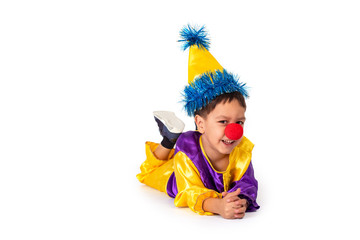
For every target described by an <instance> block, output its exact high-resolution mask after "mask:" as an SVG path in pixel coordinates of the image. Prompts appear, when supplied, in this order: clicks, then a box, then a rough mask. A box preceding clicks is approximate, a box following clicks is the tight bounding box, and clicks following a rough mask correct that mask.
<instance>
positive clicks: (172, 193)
mask: <svg viewBox="0 0 360 240" xmlns="http://www.w3.org/2000/svg"><path fill="white" fill-rule="evenodd" d="M166 192H167V194H168V195H169V197H172V198H175V197H176V194H177V193H178V189H177V186H176V178H175V173H174V172H173V173H172V174H171V176H170V178H169V180H168V182H167V185H166Z"/></svg>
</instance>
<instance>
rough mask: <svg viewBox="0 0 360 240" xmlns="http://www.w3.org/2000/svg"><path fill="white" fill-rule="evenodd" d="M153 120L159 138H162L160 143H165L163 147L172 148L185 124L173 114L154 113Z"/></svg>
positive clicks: (164, 112)
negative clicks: (157, 129) (157, 127)
mask: <svg viewBox="0 0 360 240" xmlns="http://www.w3.org/2000/svg"><path fill="white" fill-rule="evenodd" d="M154 118H155V121H156V122H157V124H158V126H159V131H160V134H161V136H162V137H164V140H163V142H162V143H164V142H167V143H165V145H166V146H164V147H166V148H172V147H173V146H174V145H175V143H176V140H177V139H178V137H179V136H180V134H181V133H182V131H183V130H184V128H185V124H184V123H183V122H182V121H181V120H180V119H179V118H178V117H176V116H175V114H174V113H173V112H166V111H155V112H154ZM167 140H168V141H167ZM162 145H163V144H162ZM171 145H172V146H171Z"/></svg>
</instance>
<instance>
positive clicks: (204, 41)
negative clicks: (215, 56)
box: [179, 25, 210, 51]
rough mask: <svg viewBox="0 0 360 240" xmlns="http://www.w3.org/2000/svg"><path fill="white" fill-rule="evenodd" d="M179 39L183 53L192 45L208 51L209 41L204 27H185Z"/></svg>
mask: <svg viewBox="0 0 360 240" xmlns="http://www.w3.org/2000/svg"><path fill="white" fill-rule="evenodd" d="M180 37H181V39H180V40H179V42H183V46H182V48H183V50H184V51H185V50H186V49H187V48H189V47H190V46H192V45H197V46H198V47H199V48H205V49H207V50H209V47H210V39H209V38H208V37H207V32H206V30H205V26H202V27H200V28H198V27H192V26H190V25H187V26H185V27H183V29H181V31H180Z"/></svg>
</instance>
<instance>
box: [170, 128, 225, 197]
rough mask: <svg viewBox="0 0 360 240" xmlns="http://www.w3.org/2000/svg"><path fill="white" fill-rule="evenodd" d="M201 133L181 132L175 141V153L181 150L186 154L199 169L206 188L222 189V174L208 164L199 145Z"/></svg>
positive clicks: (218, 190)
mask: <svg viewBox="0 0 360 240" xmlns="http://www.w3.org/2000/svg"><path fill="white" fill-rule="evenodd" d="M200 136H201V133H199V132H194V131H189V132H185V133H182V134H181V135H180V137H179V139H178V140H177V142H176V149H175V154H176V153H177V152H178V151H181V152H183V153H185V154H186V156H188V157H189V158H190V159H191V160H192V162H193V163H194V165H195V167H196V168H197V170H198V171H199V174H200V178H201V180H202V182H203V183H204V185H205V187H206V188H208V189H212V190H215V191H217V192H220V193H221V192H223V191H224V183H223V176H222V174H221V173H217V172H215V171H214V170H213V168H212V167H211V166H210V164H209V162H208V161H207V159H206V158H205V156H204V154H203V152H202V150H201V147H200V142H199V140H200Z"/></svg>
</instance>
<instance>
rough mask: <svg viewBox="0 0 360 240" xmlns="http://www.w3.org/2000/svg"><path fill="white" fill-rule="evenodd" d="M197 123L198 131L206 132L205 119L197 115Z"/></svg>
mask: <svg viewBox="0 0 360 240" xmlns="http://www.w3.org/2000/svg"><path fill="white" fill-rule="evenodd" d="M195 124H196V126H197V129H198V131H199V132H200V133H201V134H203V133H205V119H204V118H203V117H201V116H199V115H196V116H195Z"/></svg>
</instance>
